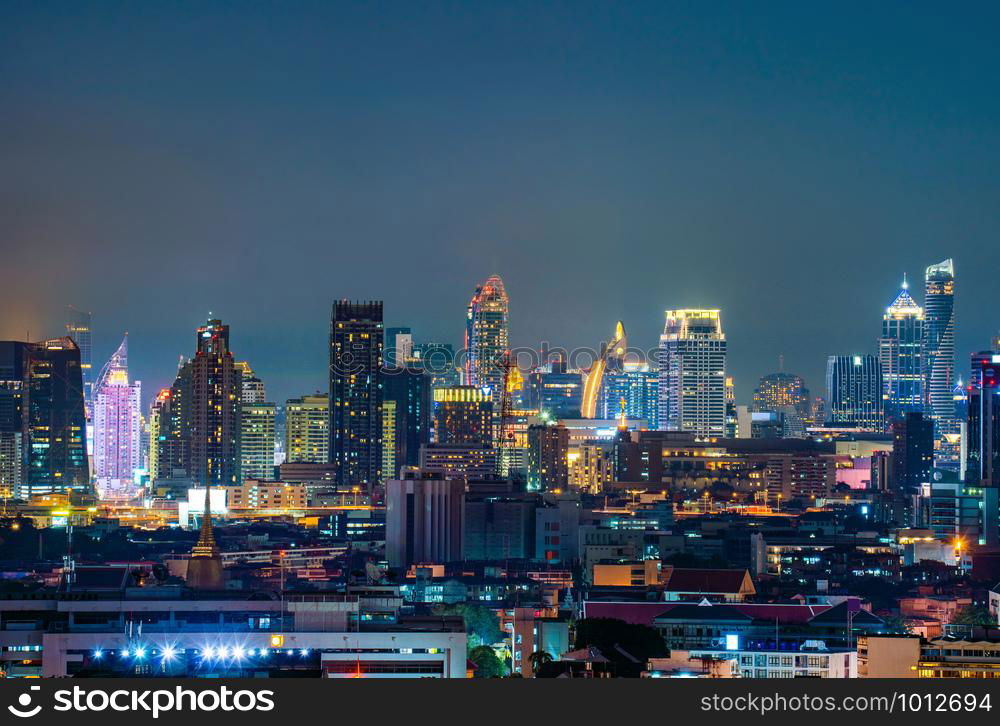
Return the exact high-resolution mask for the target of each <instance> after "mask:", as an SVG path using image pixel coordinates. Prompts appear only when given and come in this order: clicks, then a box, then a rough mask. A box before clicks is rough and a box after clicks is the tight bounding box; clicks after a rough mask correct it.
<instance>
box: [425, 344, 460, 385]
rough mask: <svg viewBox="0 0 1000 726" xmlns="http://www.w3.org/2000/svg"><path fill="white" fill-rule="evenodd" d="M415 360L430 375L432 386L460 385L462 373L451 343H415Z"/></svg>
mask: <svg viewBox="0 0 1000 726" xmlns="http://www.w3.org/2000/svg"><path fill="white" fill-rule="evenodd" d="M413 360H414V362H415V363H416V364H418V365H419V366H420V367H421V368H422V369H423V371H424V373H425V374H427V375H428V376H430V379H431V386H432V387H434V388H437V387H438V386H458V385H460V384H461V383H462V375H461V373H460V372H459V369H458V367H457V366H456V363H455V349H454V348H453V347H452V345H451V343H414V344H413Z"/></svg>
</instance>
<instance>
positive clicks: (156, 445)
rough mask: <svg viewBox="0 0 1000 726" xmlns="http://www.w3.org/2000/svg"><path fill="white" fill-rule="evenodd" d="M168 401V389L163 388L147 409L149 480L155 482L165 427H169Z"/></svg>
mask: <svg viewBox="0 0 1000 726" xmlns="http://www.w3.org/2000/svg"><path fill="white" fill-rule="evenodd" d="M169 399H170V389H169V388H163V389H161V390H160V392H159V393H157V394H156V398H154V399H153V403H152V405H151V406H150V407H149V455H148V456H149V480H150V481H152V482H155V481H156V480H157V479H159V478H160V450H161V447H163V445H164V444H163V442H164V441H165V440H166V435H165V433H164V432H165V430H166V428H165V427H169V425H170V424H169V421H167V420H166V419H167V417H168V416H169V411H166V410H165V409H166V408H167V401H168V400H169Z"/></svg>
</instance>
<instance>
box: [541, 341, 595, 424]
mask: <svg viewBox="0 0 1000 726" xmlns="http://www.w3.org/2000/svg"><path fill="white" fill-rule="evenodd" d="M527 393H528V407H529V408H532V409H535V410H537V411H539V412H542V413H544V414H545V415H547V416H549V417H551V418H580V409H581V408H582V406H583V396H584V376H583V374H581V373H580V371H572V370H568V369H567V367H566V359H565V358H563V357H561V356H560V357H557V358H556V360H554V361H552V362H551V363H547V364H545V365H543V366H539V367H538V368H536V369H535V370H533V371H532V372H531V373H529V374H528V380H527ZM590 418H593V417H590Z"/></svg>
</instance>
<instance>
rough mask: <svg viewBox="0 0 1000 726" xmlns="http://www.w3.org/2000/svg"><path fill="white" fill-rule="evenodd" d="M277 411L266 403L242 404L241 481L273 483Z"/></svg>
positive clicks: (273, 406)
mask: <svg viewBox="0 0 1000 726" xmlns="http://www.w3.org/2000/svg"><path fill="white" fill-rule="evenodd" d="M276 409H277V407H276V406H275V405H274V404H273V403H270V402H268V401H263V402H261V403H244V404H243V406H242V407H241V410H240V461H241V465H240V470H241V475H240V481H241V482H245V481H248V480H250V479H263V480H273V479H274V438H275V423H274V422H275V417H276V413H277V410H276Z"/></svg>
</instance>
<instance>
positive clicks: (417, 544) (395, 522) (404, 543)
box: [385, 471, 465, 568]
mask: <svg viewBox="0 0 1000 726" xmlns="http://www.w3.org/2000/svg"><path fill="white" fill-rule="evenodd" d="M385 504H386V508H385V556H386V560H387V561H388V563H389V567H393V568H407V567H409V566H410V565H412V564H419V563H444V562H452V561H455V560H460V559H461V558H462V532H463V529H464V517H465V481H464V480H462V479H460V478H451V477H448V476H447V475H445V474H441V473H431V472H423V471H404V472H403V478H401V479H389V480H387V481H386V483H385Z"/></svg>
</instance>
